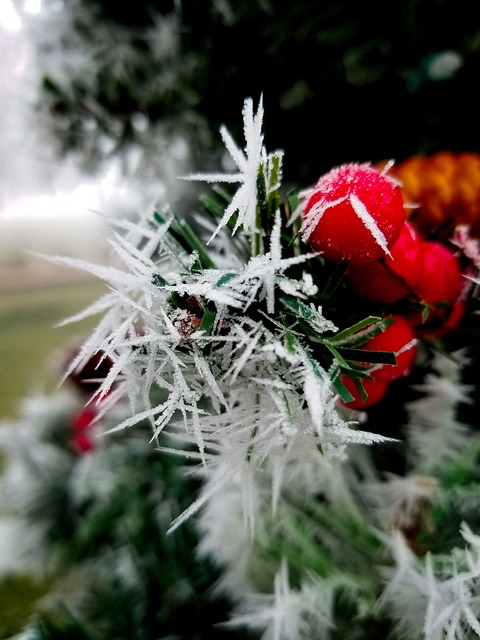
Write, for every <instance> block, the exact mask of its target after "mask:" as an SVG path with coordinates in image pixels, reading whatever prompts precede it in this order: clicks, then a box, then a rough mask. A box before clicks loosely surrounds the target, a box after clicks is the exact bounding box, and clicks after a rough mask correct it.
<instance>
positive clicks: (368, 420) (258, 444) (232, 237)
mask: <svg viewBox="0 0 480 640" xmlns="http://www.w3.org/2000/svg"><path fill="white" fill-rule="evenodd" d="M263 116H264V114H263V106H262V101H261V100H260V102H259V104H258V107H257V108H256V109H255V108H254V105H253V101H252V100H251V99H247V100H246V101H245V104H244V108H243V119H244V136H245V144H244V146H243V147H242V146H240V145H239V144H238V143H237V142H236V141H235V140H234V139H233V137H232V136H231V135H230V133H229V132H228V131H227V130H226V129H225V128H222V130H221V137H222V139H223V141H224V143H225V146H226V149H227V151H228V153H229V155H230V156H231V158H232V160H233V162H234V164H235V166H236V167H237V169H238V171H235V173H226V174H222V173H212V174H209V173H198V174H194V175H191V176H188V178H187V180H189V181H200V182H207V183H211V184H213V187H212V188H211V192H210V193H209V194H208V195H205V196H204V197H203V210H202V212H201V214H200V213H197V214H196V215H192V216H191V218H190V219H191V221H192V223H191V224H189V223H187V222H186V220H185V219H183V218H178V217H175V215H174V214H173V213H172V211H171V210H170V209H169V208H165V209H163V210H160V211H155V212H154V213H152V214H151V215H148V216H144V217H140V218H139V219H138V220H136V221H132V220H121V219H118V220H112V221H111V223H110V224H111V227H112V235H111V238H110V242H111V247H112V252H113V253H112V256H113V260H112V264H111V265H109V266H101V265H92V264H87V263H85V262H82V261H78V260H72V259H68V258H60V257H57V258H51V259H52V260H55V261H57V262H59V263H61V264H64V265H67V266H70V267H73V268H79V269H82V270H87V271H89V272H90V273H92V274H94V275H96V276H97V277H99V278H102V279H103V280H104V281H105V282H106V284H107V287H108V289H107V292H106V293H105V295H104V296H102V297H101V298H100V299H99V300H97V301H96V302H95V303H93V304H92V305H91V306H90V307H89V308H88V309H86V310H84V311H82V312H80V313H79V314H78V315H77V316H75V317H73V318H70V319H69V320H67V321H66V322H68V321H75V320H76V319H81V318H85V317H87V316H92V315H96V314H101V317H100V320H99V322H98V325H97V327H96V329H95V330H94V331H93V332H92V334H91V335H90V336H89V337H88V338H87V339H86V340H85V342H84V343H83V345H82V346H81V347H79V349H78V350H77V351H76V353H75V354H74V355H73V356H72V358H71V361H70V364H69V366H68V368H67V369H66V371H65V377H66V378H69V379H72V378H75V376H77V377H78V376H79V375H80V374H81V375H82V376H83V377H85V375H86V374H85V371H87V370H88V371H89V372H90V374H89V375H90V376H91V377H92V378H94V379H95V378H97V375H96V374H95V371H97V373H98V378H97V380H96V381H95V380H94V383H95V384H94V387H95V391H94V393H93V396H92V397H91V399H90V400H89V405H88V406H87V410H91V411H92V416H91V422H88V425H87V426H88V429H90V428H91V427H95V430H96V432H99V431H100V432H101V433H102V436H103V438H104V439H103V441H102V444H103V445H104V447H105V449H106V450H107V451H108V449H109V446H110V445H111V446H113V444H111V443H112V441H113V443H115V442H117V439H119V440H120V441H121V440H122V438H126V439H128V437H129V436H130V437H131V438H132V442H135V438H136V434H137V433H139V434H140V433H141V434H142V436H145V433H146V432H147V433H148V436H147V438H146V440H148V439H150V440H151V442H146V444H148V446H149V447H151V450H152V452H154V453H155V456H156V457H158V460H159V461H161V460H163V458H164V457H166V458H167V459H168V458H169V459H171V457H172V454H173V456H174V457H175V460H178V461H179V464H181V466H182V469H184V470H185V471H186V472H187V476H189V477H190V478H191V479H192V478H193V479H194V481H195V483H196V485H195V486H196V489H195V492H192V494H191V495H189V496H188V499H187V500H186V501H185V500H183V501H182V504H181V508H179V509H171V518H170V520H169V523H168V525H167V526H166V527H165V529H167V528H168V531H169V533H170V534H171V535H173V536H175V535H179V534H181V532H182V531H183V530H184V527H189V526H192V523H193V524H194V526H195V527H196V530H197V531H198V533H199V543H198V548H197V553H198V557H199V558H200V560H207V561H208V562H213V564H214V565H215V568H216V569H218V572H219V576H218V580H216V581H215V584H214V585H212V587H214V589H213V592H214V593H215V594H220V596H221V597H224V596H227V597H228V599H229V600H231V601H233V603H234V605H235V610H234V611H233V612H232V620H231V628H238V627H242V628H247V629H249V630H252V631H254V632H256V633H258V634H260V636H261V637H262V638H263V640H296V639H297V638H298V639H299V640H300V639H302V640H303V639H305V640H310V639H311V638H325V639H330V640H338V639H339V638H342V640H359V639H362V638H371V637H391V638H392V639H394V640H400V639H401V638H403V637H408V638H413V639H415V638H419V639H422V640H437V639H438V640H439V639H440V638H451V639H452V640H463V638H470V637H472V634H477V635H478V632H479V630H480V625H479V623H478V621H477V617H478V614H479V611H478V609H479V604H478V594H477V591H478V588H477V583H478V566H479V562H478V558H477V555H478V548H479V544H478V538H477V533H476V528H478V527H479V526H480V520H479V518H478V512H479V506H480V499H479V497H478V496H480V473H479V472H477V469H478V468H480V465H479V464H478V461H479V460H480V438H479V436H478V433H477V432H476V431H475V429H472V428H471V423H472V416H473V414H475V398H474V396H473V394H472V388H471V386H470V385H469V384H468V381H469V378H468V377H467V378H465V376H464V370H465V368H467V367H468V365H469V362H470V360H469V357H470V350H469V349H468V346H466V345H465V343H464V342H462V340H458V335H456V334H455V327H456V326H457V324H456V323H458V322H465V323H466V326H467V328H468V330H469V331H472V332H473V331H476V328H475V326H473V323H474V322H475V318H476V316H475V313H471V314H468V313H467V311H468V305H469V304H471V302H472V300H471V299H470V298H469V294H470V292H471V291H473V288H472V287H471V285H470V284H469V283H468V278H471V277H473V276H472V274H473V273H474V271H473V267H478V265H477V262H478V260H477V258H478V252H477V250H476V245H475V246H473V245H472V244H471V242H470V241H471V238H470V236H469V235H468V233H466V232H465V233H463V235H462V234H461V233H460V232H459V233H457V247H458V252H454V251H453V250H452V249H451V247H449V248H448V250H447V249H446V248H445V247H446V243H445V241H444V240H439V241H438V242H437V239H436V238H435V237H434V236H430V237H429V238H426V239H425V238H421V237H420V234H418V235H417V232H415V233H414V232H413V224H414V223H413V222H411V223H409V224H411V227H410V228H411V230H412V231H411V232H410V231H409V233H408V234H407V236H405V235H403V236H402V230H405V229H406V228H407V225H406V223H405V220H404V215H405V212H404V210H403V209H404V207H403V204H402V201H399V198H401V196H400V193H399V191H398V189H399V188H400V187H399V185H398V184H397V182H392V183H389V188H390V191H391V192H392V193H393V194H394V206H393V214H394V222H395V225H394V226H395V228H396V226H397V225H400V227H401V228H400V227H399V228H396V230H395V232H394V233H392V225H390V226H389V231H388V234H386V235H384V236H382V237H383V239H382V240H381V243H379V242H378V239H379V238H378V237H377V236H378V233H376V231H375V232H373V231H372V228H369V226H368V225H366V224H365V215H363V214H364V213H365V211H367V213H368V216H372V217H373V214H375V216H376V217H377V218H378V220H379V224H380V223H381V224H384V223H385V219H386V218H388V217H389V215H390V214H392V209H391V208H390V209H389V208H388V207H387V211H386V210H385V202H384V200H383V197H382V193H383V191H382V189H379V192H380V195H378V197H377V196H376V197H375V198H374V199H372V200H369V197H370V195H371V189H370V182H368V184H367V185H366V188H363V187H365V185H364V184H363V183H361V186H362V189H361V190H360V191H359V192H358V193H359V195H357V196H356V197H358V198H359V199H361V198H362V201H361V206H360V205H359V204H358V203H357V201H356V200H355V198H354V199H353V205H354V206H352V207H350V209H351V210H352V211H349V212H348V215H350V214H351V217H350V221H349V222H348V224H347V223H345V219H344V218H343V217H342V215H340V213H338V212H337V213H338V215H334V216H333V218H332V219H331V220H330V221H329V224H328V225H327V227H326V228H325V227H324V228H323V231H322V229H318V227H317V226H316V227H315V233H316V234H317V235H318V236H319V237H321V242H319V243H317V244H314V243H312V242H310V241H308V242H307V241H306V238H308V237H309V234H308V233H306V231H307V232H308V230H309V229H308V225H310V224H312V225H313V224H316V225H319V224H320V223H322V222H326V220H325V218H326V217H327V214H326V213H325V212H324V213H325V215H324V214H322V215H321V216H320V218H319V219H317V220H316V222H315V221H314V220H313V218H312V219H310V218H309V217H308V216H307V217H305V211H306V204H305V203H306V198H308V197H309V195H308V194H309V190H308V189H307V190H303V191H299V192H298V193H295V192H288V193H287V194H285V193H284V187H283V185H282V152H279V151H276V152H273V153H270V152H268V151H267V149H266V147H265V145H264V136H263V131H262V124H263ZM352 166H353V169H354V170H355V172H357V171H358V169H359V165H351V166H346V165H343V168H344V170H342V171H333V172H332V173H331V175H332V176H333V178H332V179H334V180H337V179H338V180H340V179H341V177H342V176H343V175H344V174H345V173H346V174H347V175H349V174H350V169H352ZM386 171H387V169H384V170H383V172H382V171H381V170H380V169H376V168H370V167H369V166H367V165H361V173H362V174H363V173H364V172H367V173H368V176H369V180H370V176H371V178H372V180H373V182H374V183H375V184H376V186H378V184H377V183H376V182H375V181H376V180H377V174H378V180H379V181H381V182H382V184H383V182H384V181H385V172H386ZM222 183H223V184H222ZM318 184H319V183H317V187H318ZM351 184H352V181H351V180H350V181H348V180H347V183H346V184H345V183H342V184H341V185H340V187H339V188H341V189H344V190H345V191H346V192H348V189H349V188H351ZM355 184H356V185H357V186H358V182H355ZM219 185H221V186H219ZM235 186H236V187H237V188H236V190H235V189H234V187H235ZM334 186H335V188H336V187H337V185H336V184H335V185H334ZM327 195H332V194H331V192H328V194H327ZM342 198H343V196H342ZM349 198H350V196H349ZM347 200H348V202H350V204H351V198H350V199H348V198H347V197H346V196H345V198H343V199H342V200H341V202H340V203H338V202H337V200H334V201H333V202H334V204H335V205H344V204H345V203H348V202H347ZM399 202H400V203H399ZM307 206H308V205H307ZM349 206H350V205H349ZM331 209H332V207H328V209H326V210H325V211H327V210H328V211H329V213H332V211H331ZM307 213H308V212H307ZM317 213H318V212H317ZM362 216H363V217H362ZM359 217H360V220H359ZM193 225H194V226H193ZM302 225H303V226H302ZM355 225H358V226H357V229H360V231H359V233H358V234H357V235H355V234H352V233H349V231H350V230H351V228H354V227H355ZM387 226H388V225H387ZM366 232H368V233H366ZM382 233H383V232H382ZM399 234H400V235H399ZM459 234H460V235H459ZM387 235H388V239H387ZM345 240H346V241H348V243H349V246H348V247H346V246H343V245H344V241H345ZM384 240H385V242H384ZM397 240H399V241H400V243H404V244H403V245H402V246H403V248H402V246H401V247H400V249H399V248H398V246H396V242H397ZM407 240H408V242H409V243H410V244H409V245H408V246H406V245H405V243H406V242H407ZM442 242H443V243H444V244H443V245H442V244H441V243H442ZM383 245H385V246H383ZM444 245H445V246H444ZM332 246H334V249H335V251H334V252H333V253H331V252H330V253H329V251H330V250H331V249H332ZM372 246H374V248H375V249H378V248H380V250H381V251H380V254H379V255H380V257H378V256H376V257H375V256H373V257H372V255H369V254H371V253H372V251H371V248H372ZM432 246H434V247H435V248H440V249H442V256H443V257H445V253H444V252H443V249H444V248H445V251H447V253H448V260H449V264H450V265H451V266H452V270H451V272H450V271H448V270H447V271H445V270H444V269H443V267H442V266H441V265H442V264H443V262H442V260H443V258H442V260H440V261H437V260H433V261H432V260H430V259H427V257H428V256H430V257H431V254H429V252H428V250H429V249H431V248H432ZM412 247H413V249H412ZM385 248H386V249H388V252H387V251H384V249H385ZM390 249H391V251H390ZM385 253H390V257H388V258H386V257H385V255H384V254H385ZM334 254H335V255H338V256H340V257H339V258H338V259H335V257H334ZM346 256H349V257H346ZM426 256H427V257H426ZM354 259H355V260H357V259H358V260H359V261H358V262H357V263H356V266H357V267H359V268H361V269H363V268H366V269H367V271H365V272H364V273H365V274H369V275H366V276H365V277H366V278H367V279H368V282H369V284H371V288H372V289H379V290H382V291H383V290H386V289H387V288H388V287H389V286H395V285H396V286H398V283H399V280H398V278H400V280H401V281H402V283H403V285H405V284H408V288H407V287H405V286H404V287H403V289H405V291H404V292H402V295H401V297H399V298H395V300H391V299H390V297H389V296H386V297H384V296H379V295H374V296H370V297H369V296H367V295H365V296H363V295H362V294H361V292H359V291H358V290H357V289H355V287H354V286H353V284H352V282H351V280H350V279H349V270H351V267H352V266H355V262H354V261H353V260H354ZM366 259H368V260H369V261H370V262H365V260H366ZM402 266H403V267H405V269H404V271H402ZM406 267H408V269H407V268H406ZM437 267H438V269H437ZM405 273H408V274H410V275H411V282H410V281H408V282H407V279H406V278H403V276H402V274H405ZM413 276H415V278H414V277H413ZM464 276H466V277H464ZM392 281H393V283H394V284H393V285H392ZM463 281H465V282H467V284H468V288H465V287H464V286H463ZM420 285H421V286H420ZM425 285H429V286H425ZM382 291H381V292H382ZM377 293H378V291H375V294H377ZM473 302H475V298H474V297H473ZM472 307H473V309H475V305H472ZM458 314H460V315H458ZM469 323H472V325H470V324H469ZM449 332H450V333H449ZM467 335H468V332H467ZM452 336H453V337H454V338H455V339H453V340H452V343H449V342H448V340H449V339H450V338H451V337H452ZM379 344H380V346H378V345H379ZM452 344H453V347H452V346H451V345H452ZM375 345H376V346H375ZM92 362H96V363H97V365H96V366H98V367H100V365H102V366H103V373H100V369H98V370H95V368H94V369H93V371H92V367H91V363H92ZM471 375H472V374H471V372H470V376H471ZM91 382H92V381H91ZM120 401H121V406H122V407H124V408H125V407H128V411H127V412H125V413H124V414H123V415H122V416H121V417H120V416H119V414H118V413H117V414H115V410H116V408H117V407H118V406H119V405H120ZM370 409H371V410H370ZM115 415H117V417H118V419H117V420H116V421H114V423H113V424H112V416H115ZM465 416H467V418H468V419H467V420H465ZM81 418H82V419H87V421H88V420H90V418H89V414H88V415H86V414H83V413H82V414H81ZM107 418H108V420H107ZM473 421H474V420H473ZM88 433H90V431H89V432H88ZM130 434H132V435H130ZM82 442H83V441H81V442H80V444H82ZM83 445H84V446H85V447H86V448H87V449H88V447H91V449H92V450H93V449H94V447H93V446H92V443H91V441H87V442H83ZM370 445H375V446H370ZM192 516H195V517H194V518H193V517H192ZM162 522H163V520H162ZM180 525H183V526H182V527H180ZM167 537H168V536H167ZM352 620H354V621H355V624H354V625H352Z"/></svg>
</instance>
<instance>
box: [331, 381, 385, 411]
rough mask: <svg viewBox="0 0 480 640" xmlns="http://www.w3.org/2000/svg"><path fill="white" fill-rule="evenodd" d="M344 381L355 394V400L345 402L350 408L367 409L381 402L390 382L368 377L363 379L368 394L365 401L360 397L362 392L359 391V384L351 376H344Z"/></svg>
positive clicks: (353, 394)
mask: <svg viewBox="0 0 480 640" xmlns="http://www.w3.org/2000/svg"><path fill="white" fill-rule="evenodd" d="M342 382H343V384H344V385H345V386H346V387H347V389H348V391H350V393H351V394H352V396H353V400H350V402H344V403H343V404H344V405H345V406H346V407H349V408H350V409H358V410H361V409H367V408H368V407H371V406H372V405H374V404H377V402H380V400H381V399H382V398H383V397H384V395H385V394H386V393H387V391H388V382H382V381H380V380H368V379H365V380H362V383H363V388H364V389H365V392H366V394H367V396H368V397H367V399H366V400H365V402H363V401H362V399H361V397H360V393H359V392H358V389H357V385H356V384H355V381H354V380H353V379H352V378H349V377H348V376H342Z"/></svg>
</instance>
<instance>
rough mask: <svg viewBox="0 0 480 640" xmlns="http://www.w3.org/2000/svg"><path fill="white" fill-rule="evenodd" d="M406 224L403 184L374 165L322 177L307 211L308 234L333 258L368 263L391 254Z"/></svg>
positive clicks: (343, 169)
mask: <svg viewBox="0 0 480 640" xmlns="http://www.w3.org/2000/svg"><path fill="white" fill-rule="evenodd" d="M404 222H405V210H404V207H403V198H402V194H401V191H400V187H399V186H398V185H397V184H396V183H395V182H394V181H393V180H392V179H391V178H389V177H388V176H387V175H385V174H383V173H381V172H380V171H379V170H378V169H374V168H373V167H370V166H369V165H368V164H355V163H352V164H343V165H341V166H339V167H337V168H335V169H332V170H331V171H330V172H329V173H327V174H325V175H324V176H322V177H321V178H320V180H319V181H318V182H317V184H316V185H315V187H314V188H313V192H312V194H311V195H310V198H309V200H308V202H307V205H306V207H305V210H304V213H303V232H304V238H305V240H307V241H308V242H309V243H310V244H311V246H312V247H313V249H315V250H316V251H319V252H321V253H322V256H323V257H324V258H325V259H327V260H332V261H335V262H342V261H348V262H350V263H351V264H367V263H369V262H374V261H375V260H378V259H379V258H380V257H382V256H385V255H389V248H390V247H391V246H392V245H393V243H394V242H395V241H396V240H397V238H398V236H399V234H400V231H401V228H402V225H403V224H404Z"/></svg>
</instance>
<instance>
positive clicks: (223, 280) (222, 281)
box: [215, 271, 237, 287]
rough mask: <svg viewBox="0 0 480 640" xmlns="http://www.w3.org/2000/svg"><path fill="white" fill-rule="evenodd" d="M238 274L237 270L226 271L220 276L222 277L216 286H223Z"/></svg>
mask: <svg viewBox="0 0 480 640" xmlns="http://www.w3.org/2000/svg"><path fill="white" fill-rule="evenodd" d="M236 276H237V272H236V271H231V272H229V273H224V274H223V276H220V278H219V279H218V280H217V281H216V283H215V286H216V287H223V285H224V284H227V282H230V280H233V278H235V277H236Z"/></svg>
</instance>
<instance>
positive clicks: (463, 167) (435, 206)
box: [389, 151, 480, 238]
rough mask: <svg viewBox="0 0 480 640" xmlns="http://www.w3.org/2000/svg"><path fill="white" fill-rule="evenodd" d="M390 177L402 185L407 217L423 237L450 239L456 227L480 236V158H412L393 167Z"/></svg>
mask: <svg viewBox="0 0 480 640" xmlns="http://www.w3.org/2000/svg"><path fill="white" fill-rule="evenodd" d="M389 174H390V175H391V176H392V177H394V178H397V179H398V180H399V181H400V183H401V189H402V193H403V197H404V200H405V203H406V204H408V205H410V204H411V205H417V206H415V208H411V209H407V216H408V217H409V219H410V220H412V221H413V222H414V224H415V227H416V228H417V229H418V230H419V231H420V232H421V233H423V234H424V235H426V236H428V235H436V236H437V237H440V238H449V237H451V235H452V232H453V229H454V228H455V227H456V226H457V225H459V224H467V225H470V226H471V235H472V236H474V237H480V155H479V154H476V153H471V152H462V153H454V152H451V151H440V152H438V153H435V154H434V155H432V156H421V155H415V156H412V157H410V158H407V160H404V161H403V162H400V163H398V164H396V165H394V166H393V167H392V168H391V169H390V171H389Z"/></svg>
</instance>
